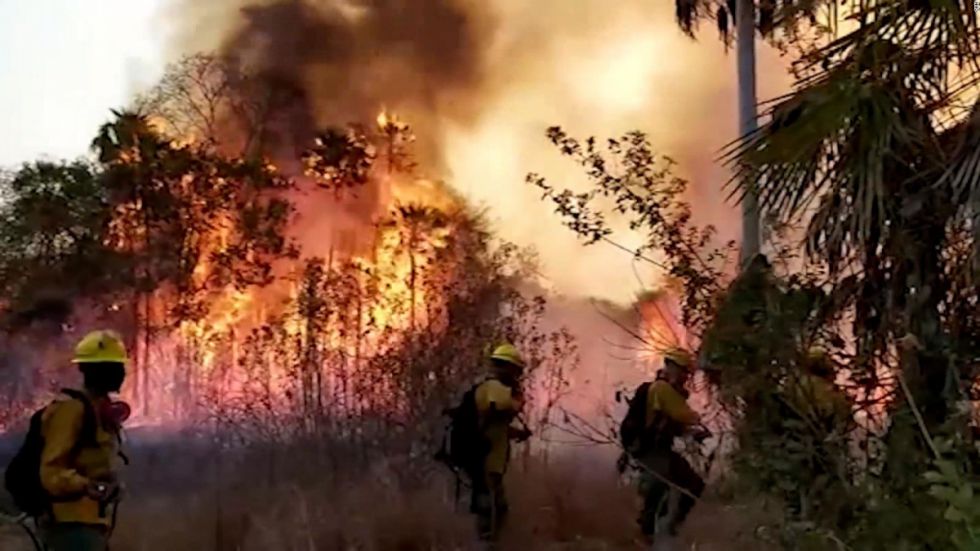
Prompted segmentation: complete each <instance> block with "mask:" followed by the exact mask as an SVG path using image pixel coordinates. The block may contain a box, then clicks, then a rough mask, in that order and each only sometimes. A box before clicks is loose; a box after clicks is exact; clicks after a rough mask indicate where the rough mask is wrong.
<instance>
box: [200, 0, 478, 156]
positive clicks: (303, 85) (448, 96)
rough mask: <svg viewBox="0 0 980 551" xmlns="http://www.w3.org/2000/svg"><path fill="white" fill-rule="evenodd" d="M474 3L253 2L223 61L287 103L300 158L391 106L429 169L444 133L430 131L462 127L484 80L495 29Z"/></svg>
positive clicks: (288, 132) (287, 130)
mask: <svg viewBox="0 0 980 551" xmlns="http://www.w3.org/2000/svg"><path fill="white" fill-rule="evenodd" d="M224 1H233V0H224ZM237 3H238V4H241V2H240V0H239V1H238V2H237ZM477 5H478V3H477V2H470V1H466V0H351V1H346V2H345V1H339V0H279V1H275V2H271V3H270V2H260V1H251V2H246V3H245V4H244V5H243V6H242V7H241V9H240V10H238V12H237V14H238V17H239V21H237V22H236V23H237V24H236V25H234V26H233V27H232V28H233V29H234V30H233V31H232V32H231V34H230V35H228V36H227V37H226V38H225V39H224V40H223V41H222V43H221V47H220V53H221V54H222V55H225V56H227V57H230V58H232V59H237V60H239V61H241V62H242V63H243V64H244V65H245V66H247V67H248V68H249V69H250V71H252V72H254V74H257V75H258V76H259V77H260V78H261V79H262V80H263V81H264V82H265V83H267V85H269V86H274V87H276V88H277V89H279V90H280V91H282V92H283V93H284V95H285V97H288V98H289V99H288V103H289V106H288V109H287V114H286V115H285V117H282V118H281V124H280V125H279V126H280V127H279V129H278V130H279V132H278V134H280V135H279V136H278V138H279V140H278V141H279V142H280V143H279V146H280V147H290V148H292V149H294V152H295V150H296V149H302V148H303V147H305V145H306V144H308V143H309V142H310V140H311V138H312V136H313V134H314V133H315V132H316V131H317V130H319V129H322V128H324V127H326V126H331V125H342V124H346V123H349V122H360V123H368V122H372V121H373V120H374V118H375V116H376V115H377V114H378V111H379V109H380V108H381V106H382V105H384V106H386V107H388V108H389V109H391V110H393V111H395V112H396V113H398V112H401V113H404V114H405V115H408V116H410V118H411V120H412V122H413V125H414V126H416V127H417V134H418V136H419V140H420V142H419V150H420V151H419V153H420V155H422V156H423V158H422V159H421V160H422V161H423V163H425V164H428V165H430V166H431V165H433V164H437V159H438V155H437V154H436V152H437V151H438V144H437V143H435V140H436V136H438V132H434V131H432V130H433V128H431V126H432V125H434V124H435V123H436V121H437V120H438V119H439V118H443V117H453V118H456V119H459V120H465V118H466V117H467V116H469V115H470V114H471V113H472V106H473V105H474V104H473V103H472V100H471V98H472V97H473V96H474V95H475V93H476V91H477V90H478V89H479V87H480V85H481V82H482V72H483V69H482V67H483V62H482V55H483V52H484V51H485V49H486V44H487V43H488V41H489V39H490V34H491V32H492V27H493V25H491V24H490V20H489V19H490V18H489V16H488V15H487V14H486V12H485V11H483V10H481V9H478V8H477ZM188 13H191V14H192V13H193V10H190V11H189V12H188ZM191 17H193V16H191ZM188 23H192V21H188ZM280 153H285V151H280Z"/></svg>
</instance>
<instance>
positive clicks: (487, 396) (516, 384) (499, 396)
mask: <svg viewBox="0 0 980 551" xmlns="http://www.w3.org/2000/svg"><path fill="white" fill-rule="evenodd" d="M524 367H525V364H524V360H523V358H521V355H520V352H519V351H518V350H517V348H516V347H515V346H514V345H512V344H509V343H507V344H501V345H500V346H498V347H496V348H495V349H494V350H493V352H492V353H491V354H490V375H489V377H488V378H487V379H486V380H485V381H483V382H482V383H480V384H479V385H478V386H477V387H476V389H475V396H474V398H475V402H476V410H477V417H478V420H479V427H480V431H481V433H482V437H483V441H484V442H485V443H486V453H485V457H484V458H483V459H482V461H480V462H479V464H480V465H481V466H482V472H476V473H471V480H472V491H473V494H472V498H471V510H472V512H473V513H474V514H475V515H476V517H477V530H478V532H479V535H480V538H481V539H483V540H485V541H494V540H496V538H497V536H498V535H499V534H500V530H501V527H502V526H503V524H504V521H505V520H506V518H507V510H508V506H507V497H506V494H505V492H504V473H505V472H506V471H507V464H508V462H509V460H510V442H511V440H518V441H523V440H526V439H527V438H528V437H530V431H529V430H528V429H527V427H516V426H515V425H514V422H515V420H517V419H518V415H519V414H520V411H521V407H522V406H523V401H524V400H523V396H522V394H521V386H520V384H521V376H522V375H523V374H524Z"/></svg>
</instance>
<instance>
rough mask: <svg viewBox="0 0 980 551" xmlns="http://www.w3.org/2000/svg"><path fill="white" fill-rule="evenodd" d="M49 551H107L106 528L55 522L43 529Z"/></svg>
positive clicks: (42, 532)
mask: <svg viewBox="0 0 980 551" xmlns="http://www.w3.org/2000/svg"><path fill="white" fill-rule="evenodd" d="M41 536H42V538H43V539H44V545H45V546H47V548H48V551H106V549H108V538H107V537H106V529H105V527H104V526H98V525H93V524H80V523H77V522H54V523H51V524H47V525H45V526H43V527H42V528H41Z"/></svg>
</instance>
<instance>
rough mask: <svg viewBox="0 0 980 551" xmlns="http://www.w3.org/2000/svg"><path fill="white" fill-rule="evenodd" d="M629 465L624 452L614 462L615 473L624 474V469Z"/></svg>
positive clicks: (628, 457)
mask: <svg viewBox="0 0 980 551" xmlns="http://www.w3.org/2000/svg"><path fill="white" fill-rule="evenodd" d="M629 464H630V456H629V454H627V453H626V452H623V453H621V454H619V459H617V460H616V471H618V472H619V474H623V473H625V472H626V467H629Z"/></svg>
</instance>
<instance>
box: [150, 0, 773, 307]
mask: <svg viewBox="0 0 980 551" xmlns="http://www.w3.org/2000/svg"><path fill="white" fill-rule="evenodd" d="M165 22H166V23H167V24H168V25H169V26H170V27H171V30H172V31H173V37H172V40H171V43H172V44H173V45H174V46H175V47H174V51H172V52H171V55H172V56H177V55H180V54H187V53H193V52H199V51H205V52H213V51H217V52H220V53H222V54H224V55H227V56H231V57H236V58H239V59H241V60H242V61H243V62H246V63H247V64H249V65H250V66H252V67H253V68H255V69H256V70H258V71H260V72H262V73H264V74H265V75H266V76H267V77H269V78H271V79H273V80H275V81H276V82H279V83H282V85H283V86H284V87H287V88H291V89H292V90H293V91H294V92H295V101H294V102H293V103H292V104H291V111H290V116H289V118H288V121H289V122H288V124H287V125H286V128H284V129H283V131H282V132H280V133H279V134H280V136H279V145H280V147H281V148H283V149H284V150H283V151H282V153H288V154H289V156H292V157H293V158H295V150H296V149H297V148H299V147H300V145H301V144H306V143H308V140H309V138H310V136H311V135H312V132H314V131H315V130H316V129H320V128H323V127H325V126H329V125H336V124H343V123H346V122H353V121H356V122H361V123H370V122H371V121H373V120H374V117H375V116H376V115H377V113H378V112H379V111H380V109H381V108H382V107H386V108H388V109H390V110H392V111H394V112H396V113H398V114H399V115H401V116H402V117H403V118H404V119H406V120H408V121H409V122H410V123H411V124H412V126H413V127H414V128H415V130H416V134H417V136H418V142H417V143H418V154H419V157H420V158H419V161H420V166H421V168H422V172H423V173H425V174H426V175H427V176H431V177H434V178H442V179H445V180H446V181H447V182H449V184H450V185H451V186H452V187H454V188H455V189H456V190H458V191H459V192H460V193H461V194H462V195H463V196H465V197H466V198H467V199H469V200H470V201H472V202H474V203H476V204H478V205H485V206H486V207H487V210H488V215H489V217H490V219H491V222H493V224H494V226H495V229H496V230H497V232H498V234H499V235H500V236H501V237H503V238H505V239H508V240H510V241H513V242H516V243H518V244H522V245H533V246H534V247H535V248H536V249H537V250H538V251H539V252H540V259H541V262H542V272H543V273H544V275H545V276H546V277H547V278H548V280H549V282H550V284H551V285H552V286H553V287H554V288H555V289H557V290H558V291H560V292H563V293H566V294H570V295H579V296H581V295H586V296H597V297H601V298H603V299H610V300H614V301H618V302H621V303H629V302H631V301H632V300H633V298H634V297H635V294H636V293H637V292H638V291H640V290H641V289H642V288H643V287H649V286H651V285H656V282H657V280H658V277H659V275H658V274H657V273H656V272H655V271H653V270H652V269H651V268H650V267H648V266H639V267H637V268H636V269H634V267H631V266H630V262H631V261H630V258H629V255H628V254H625V253H623V252H622V251H619V250H616V249H614V248H611V247H604V246H595V247H591V248H588V249H582V247H581V246H580V244H579V243H578V242H577V240H576V238H575V236H574V235H572V234H571V232H569V231H568V230H567V229H565V228H563V227H562V226H561V223H560V221H559V220H558V218H557V217H556V216H555V215H554V214H553V213H552V212H551V207H550V205H548V204H546V203H543V202H542V201H540V195H539V192H538V191H537V190H535V189H532V188H531V187H530V186H528V185H526V184H525V183H524V176H525V175H526V174H527V173H528V172H531V171H535V172H540V173H542V174H543V175H545V176H547V177H549V179H550V180H552V181H553V182H554V183H556V184H558V185H563V186H567V187H571V188H573V189H581V188H582V187H583V186H585V185H586V182H585V181H584V180H583V178H582V175H581V171H580V170H578V169H577V168H576V167H574V166H572V165H571V164H570V163H569V162H568V161H567V160H565V159H562V158H560V156H559V155H558V154H557V153H556V152H555V151H554V148H553V147H551V146H550V144H548V143H547V142H546V140H545V138H544V130H545V128H547V127H548V126H550V125H555V124H558V125H562V126H564V127H565V128H566V129H567V130H568V131H569V132H570V133H572V134H573V135H576V136H580V137H582V136H585V135H596V136H598V137H609V136H613V135H618V134H621V133H624V132H626V131H629V130H634V129H639V130H643V131H646V132H648V133H649V135H650V137H651V141H652V142H653V144H654V146H655V147H656V148H657V149H658V150H659V151H660V152H662V153H664V154H669V155H670V156H672V157H673V158H674V159H676V160H677V161H678V163H679V165H678V171H679V172H680V173H681V175H682V176H685V177H687V178H689V179H690V180H691V183H692V186H691V189H690V192H689V200H690V201H691V202H692V204H693V207H694V213H695V218H696V219H697V220H698V222H699V223H712V224H715V225H716V226H717V227H718V228H719V230H720V238H721V239H726V240H727V239H733V238H737V236H738V233H739V232H738V227H739V226H738V216H737V214H736V208H735V207H734V206H732V205H730V204H728V203H726V200H725V196H724V193H723V192H722V190H721V187H722V183H723V182H724V181H725V180H726V179H727V173H726V172H725V171H724V170H723V169H722V168H721V167H719V166H718V165H717V163H715V162H714V158H715V156H716V153H717V151H718V150H719V149H720V148H721V147H722V146H723V145H724V144H725V143H727V142H728V141H730V140H731V139H733V138H734V137H735V134H736V120H737V119H736V111H735V105H736V97H735V95H736V85H735V70H734V58H733V57H731V56H729V55H728V53H726V50H725V48H724V47H723V46H722V45H721V44H720V43H719V42H718V40H717V37H716V34H715V32H714V31H713V30H712V29H710V28H705V29H702V32H701V34H700V38H699V41H693V40H690V39H689V38H688V37H686V36H684V35H683V34H682V33H681V32H680V31H678V30H677V28H676V24H675V22H674V18H673V13H672V5H671V3H670V2H649V1H648V0H619V1H616V2H609V1H608V0H575V1H569V0H538V1H534V2H529V1H527V0H485V1H476V0H473V1H470V0H362V1H356V0H347V1H341V0H305V1H301V0H280V1H275V2H263V1H245V0H212V1H209V2H196V1H191V0H173V1H172V3H171V4H170V9H168V10H167V11H166V18H165ZM706 27H707V26H706ZM758 66H759V70H758V74H759V97H760V98H763V99H765V98H767V97H772V96H773V95H775V94H777V93H780V92H782V91H784V90H785V89H786V87H787V85H788V82H789V78H788V76H787V75H786V73H785V70H784V63H783V62H782V61H781V60H780V59H779V58H778V56H777V55H776V54H774V53H773V52H772V51H770V50H768V49H765V48H761V49H760V52H759V63H758ZM318 201H320V200H318V199H316V198H314V197H313V194H310V198H309V202H310V204H302V201H301V204H300V205H299V209H300V211H301V216H305V217H306V218H307V219H306V221H305V222H302V224H305V225H307V226H308V230H307V231H309V232H317V231H318V227H319V226H320V225H323V224H325V222H318V221H315V220H311V219H310V217H309V215H308V213H312V214H314V215H316V214H317V213H326V212H332V213H336V210H337V206H336V205H334V206H333V207H331V206H330V205H328V204H326V203H323V204H319V202H318ZM324 201H325V199H324ZM313 203H316V204H313ZM380 203H383V199H381V200H380ZM380 203H379V204H380ZM331 208H332V209H333V210H330V209H331ZM349 210H350V209H348V211H349ZM361 210H365V209H361ZM366 210H368V211H369V210H370V209H366ZM361 214H363V213H362V212H359V213H358V214H357V216H358V217H359V216H360V215H361ZM620 222H622V221H620ZM355 226H356V224H355V225H351V227H355ZM620 226H621V227H623V228H625V226H626V225H625V223H622V224H620ZM641 239H642V237H641V236H639V235H636V234H631V233H629V232H628V231H626V232H624V233H623V234H622V235H621V236H620V241H621V242H622V243H623V244H624V245H626V246H636V245H638V244H639V243H640V242H641Z"/></svg>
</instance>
